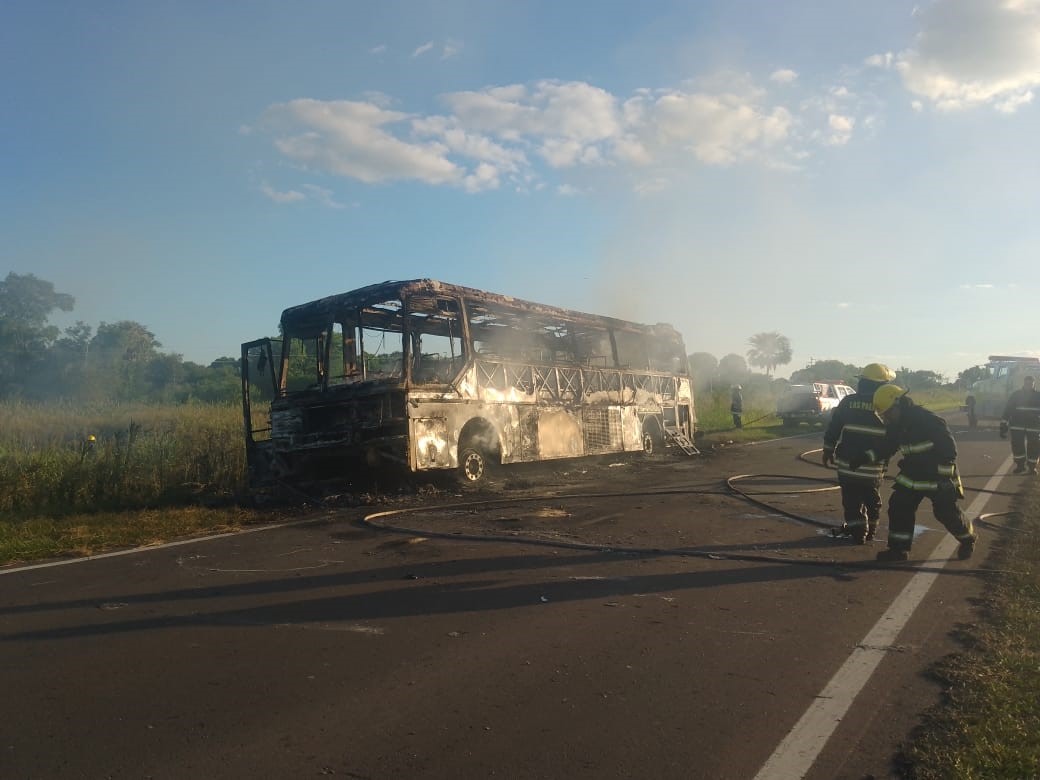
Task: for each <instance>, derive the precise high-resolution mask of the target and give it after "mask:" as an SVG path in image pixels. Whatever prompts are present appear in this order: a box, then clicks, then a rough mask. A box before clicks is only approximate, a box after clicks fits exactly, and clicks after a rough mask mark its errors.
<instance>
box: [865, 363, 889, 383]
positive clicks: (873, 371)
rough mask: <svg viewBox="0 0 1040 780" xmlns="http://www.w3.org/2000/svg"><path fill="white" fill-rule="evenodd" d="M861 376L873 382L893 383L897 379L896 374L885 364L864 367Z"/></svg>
mask: <svg viewBox="0 0 1040 780" xmlns="http://www.w3.org/2000/svg"><path fill="white" fill-rule="evenodd" d="M860 376H861V377H862V378H863V379H869V380H870V381H871V382H891V381H892V380H893V379H895V378H896V372H895V371H893V370H892V369H891V368H889V367H888V366H886V365H885V364H884V363H871V364H870V365H867V366H863V372H862V373H861V374H860Z"/></svg>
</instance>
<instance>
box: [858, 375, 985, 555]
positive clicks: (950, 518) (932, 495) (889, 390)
mask: <svg viewBox="0 0 1040 780" xmlns="http://www.w3.org/2000/svg"><path fill="white" fill-rule="evenodd" d="M874 409H875V410H877V413H878V415H880V417H881V419H882V420H884V422H885V428H886V435H885V439H884V440H883V442H882V443H881V444H880V445H879V446H878V447H877V448H875V449H872V450H867V452H865V453H864V454H863V455H859V456H854V457H852V458H850V459H849V461H850V466H852V467H856V466H859V465H862V464H863V463H877V462H880V461H882V460H885V459H886V458H889V457H891V456H892V455H895V454H896V453H897V452H902V453H903V458H902V460H900V461H899V474H898V476H896V480H895V486H894V487H893V488H892V495H891V496H890V497H889V499H888V549H887V550H882V551H881V552H879V553H878V554H877V559H878V560H879V561H905V560H907V559H908V558H909V557H910V546H911V545H912V544H913V541H914V515H915V514H916V513H917V507H918V506H920V504H921V501H923V500H924V499H925V498H929V499H931V501H932V513H933V514H934V515H935V519H936V520H938V521H939V522H940V523H942V524H943V525H944V526H945V527H946V530H947V531H949V532H950V533H951V534H953V536H954V537H955V538H956V539H957V541H959V542H960V547H959V548H958V550H957V557H958V558H960V559H961V560H962V561H963V560H966V559H967V558H970V557H971V554H972V552H974V550H975V540H976V536H975V532H974V529H973V528H972V522H971V520H970V519H965V517H964V514H963V513H962V512H961V510H960V507H958V506H957V501H958V500H960V499H962V498H964V488H963V487H962V485H961V478H960V475H959V474H958V473H957V443H956V442H955V441H954V439H953V435H952V434H951V433H950V429H949V427H948V426H947V425H946V421H945V420H943V419H942V418H941V417H939V416H938V415H936V414H933V413H932V412H930V411H928V410H927V409H925V408H924V407H923V406H918V405H917V404H915V403H914V402H913V401H911V400H910V398H908V397H907V395H906V391H905V390H903V388H901V387H899V386H897V385H882V386H881V387H879V388H878V389H877V392H875V393H874Z"/></svg>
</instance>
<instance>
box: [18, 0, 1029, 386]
mask: <svg viewBox="0 0 1040 780" xmlns="http://www.w3.org/2000/svg"><path fill="white" fill-rule="evenodd" d="M1038 87H1040V0H922V1H921V2H918V3H913V2H901V1H897V0H873V2H870V3H863V2H851V0H845V1H842V2H834V1H833V0H786V1H785V2H783V3H777V2H773V1H772V0H700V1H695V0H682V1H678V0H677V1H675V2H672V1H671V0H644V2H640V3H633V2H630V1H629V0H624V1H622V0H598V2H596V3H585V2H577V0H575V1H574V2H560V0H544V1H543V0H525V2H513V1H512V0H501V1H497V0H440V1H438V2H434V1H432V0H408V1H405V0H371V1H367V0H296V2H293V3H286V2H273V1H272V2H259V1H254V0H243V1H242V2H235V3H212V2H203V1H201V0H200V1H198V2H192V1H191V0H177V1H175V0H150V1H149V2H144V3H142V2H136V1H135V0H127V1H126V2H113V1H111V0H93V2H90V3H69V2H58V1H57V0H8V1H7V2H6V3H4V4H3V5H2V6H0V100H2V106H3V108H2V112H3V120H2V121H0V235H2V237H3V239H2V241H0V277H5V276H6V275H7V273H8V272H12V271H13V272H15V273H19V274H25V273H33V274H35V275H36V276H38V277H40V278H42V279H45V280H47V281H50V282H53V283H54V285H55V288H56V289H57V290H58V291H59V292H64V293H69V294H71V295H73V296H74V297H75V299H76V305H75V309H74V310H73V311H72V312H71V313H69V314H62V313H56V314H55V316H54V317H52V322H53V323H54V324H57V325H59V326H61V327H65V326H68V325H71V324H72V323H73V322H75V321H76V320H83V321H85V322H87V323H88V324H90V325H92V326H94V327H95V328H96V327H97V325H98V324H99V323H100V322H116V321H119V320H134V321H137V322H140V323H142V324H144V325H145V326H146V327H148V328H149V329H150V330H151V331H152V332H153V333H154V334H155V335H156V337H157V338H158V340H159V341H160V342H161V343H162V345H163V351H167V352H175V353H179V354H181V355H183V356H184V358H185V359H186V360H192V361H195V362H199V363H204V364H208V363H209V362H211V361H212V360H214V359H215V358H217V357H220V356H224V355H232V356H234V355H237V354H238V350H239V344H240V343H241V342H243V341H248V340H251V339H254V338H258V337H261V336H265V335H274V334H275V333H276V332H277V322H278V318H279V315H280V313H281V310H282V309H284V308H287V307H289V306H293V305H296V304H299V303H303V302H306V301H309V300H313V299H316V298H320V297H324V296H326V295H330V294H335V293H340V292H346V291H347V290H351V289H354V288H356V287H361V286H364V285H367V284H372V283H375V282H381V281H384V280H390V279H412V278H433V279H439V280H441V281H445V282H451V283H454V284H461V285H466V286H470V287H477V288H480V289H484V290H489V291H492V292H497V293H503V294H507V295H513V296H516V297H519V298H525V299H528V300H533V301H538V302H540V303H547V304H552V305H557V306H564V307H567V308H571V309H578V310H581V311H586V312H593V313H597V314H606V315H610V316H614V317H620V318H624V319H632V320H636V321H640V322H651V323H654V322H669V323H671V324H673V325H675V326H676V327H677V328H678V329H679V330H680V331H681V332H682V333H683V336H684V339H685V342H686V347H687V351H688V352H691V353H692V352H710V353H711V354H713V355H715V356H716V357H718V358H721V357H723V356H724V355H726V354H730V353H737V354H740V355H745V354H746V352H747V350H748V349H749V347H750V345H749V344H748V338H749V337H750V336H752V335H753V334H756V333H761V332H771V331H776V332H779V333H781V334H783V335H784V336H786V337H787V338H788V339H789V340H790V342H791V345H792V348H793V359H792V361H791V363H790V364H788V365H787V366H783V367H780V368H779V369H778V371H777V373H778V375H781V376H785V375H788V374H789V373H790V372H791V371H793V370H796V369H798V368H802V367H804V366H806V365H808V364H809V363H810V362H812V361H819V360H826V359H834V360H840V361H842V362H846V363H853V364H856V365H863V364H865V363H868V362H873V361H880V362H883V363H887V364H889V365H891V366H893V367H901V366H905V367H908V368H911V369H915V370H932V371H937V372H939V373H941V374H944V375H945V376H947V377H948V378H950V379H951V380H952V379H953V378H955V377H956V375H957V373H958V372H960V371H962V370H964V369H966V368H968V367H970V366H973V365H976V364H979V363H984V362H985V360H986V357H987V356H988V355H990V354H994V353H1000V354H1023V355H1040V312H1038V307H1037V302H1038V300H1040V298H1038V292H1040V270H1038V269H1040V219H1038V218H1037V216H1038V211H1040V197H1038V196H1040V190H1038V182H1040V144H1038V142H1037V140H1036V139H1037V138H1040V106H1038V105H1037V101H1036V100H1035V91H1036V90H1037V89H1038Z"/></svg>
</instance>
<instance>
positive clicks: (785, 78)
mask: <svg viewBox="0 0 1040 780" xmlns="http://www.w3.org/2000/svg"><path fill="white" fill-rule="evenodd" d="M797 78H798V74H797V73H796V72H795V71H793V70H790V69H789V68H781V69H780V70H774V71H773V72H772V73H770V74H769V80H770V81H775V82H776V83H777V84H790V83H791V82H792V81H794V80H795V79H797Z"/></svg>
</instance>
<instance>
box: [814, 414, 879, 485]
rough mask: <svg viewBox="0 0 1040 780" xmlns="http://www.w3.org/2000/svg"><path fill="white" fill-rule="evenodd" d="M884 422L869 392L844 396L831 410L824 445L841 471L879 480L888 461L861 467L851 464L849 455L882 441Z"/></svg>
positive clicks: (843, 473) (865, 449) (857, 476)
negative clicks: (876, 410)
mask: <svg viewBox="0 0 1040 780" xmlns="http://www.w3.org/2000/svg"><path fill="white" fill-rule="evenodd" d="M884 437H885V424H884V423H883V422H881V418H880V417H878V416H877V413H876V412H875V411H874V398H873V396H872V395H868V394H867V393H853V394H852V395H847V396H845V397H844V398H842V399H841V401H840V402H839V403H838V406H837V407H836V408H835V409H834V412H833V413H832V414H831V419H830V422H829V423H828V424H827V430H825V431H824V433H823V446H824V449H830V450H832V451H833V452H834V465H835V467H836V468H837V469H838V475H839V476H844V477H850V478H852V479H862V480H870V481H871V482H880V481H881V478H882V477H883V476H884V474H885V471H886V469H887V468H888V463H887V462H886V463H868V464H866V465H863V466H861V467H860V468H859V469H856V470H853V469H850V468H849V460H848V459H849V458H851V457H852V456H853V455H861V454H863V453H865V452H867V450H869V449H870V448H871V447H874V446H876V445H877V444H878V443H879V442H881V441H883V440H884Z"/></svg>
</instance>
